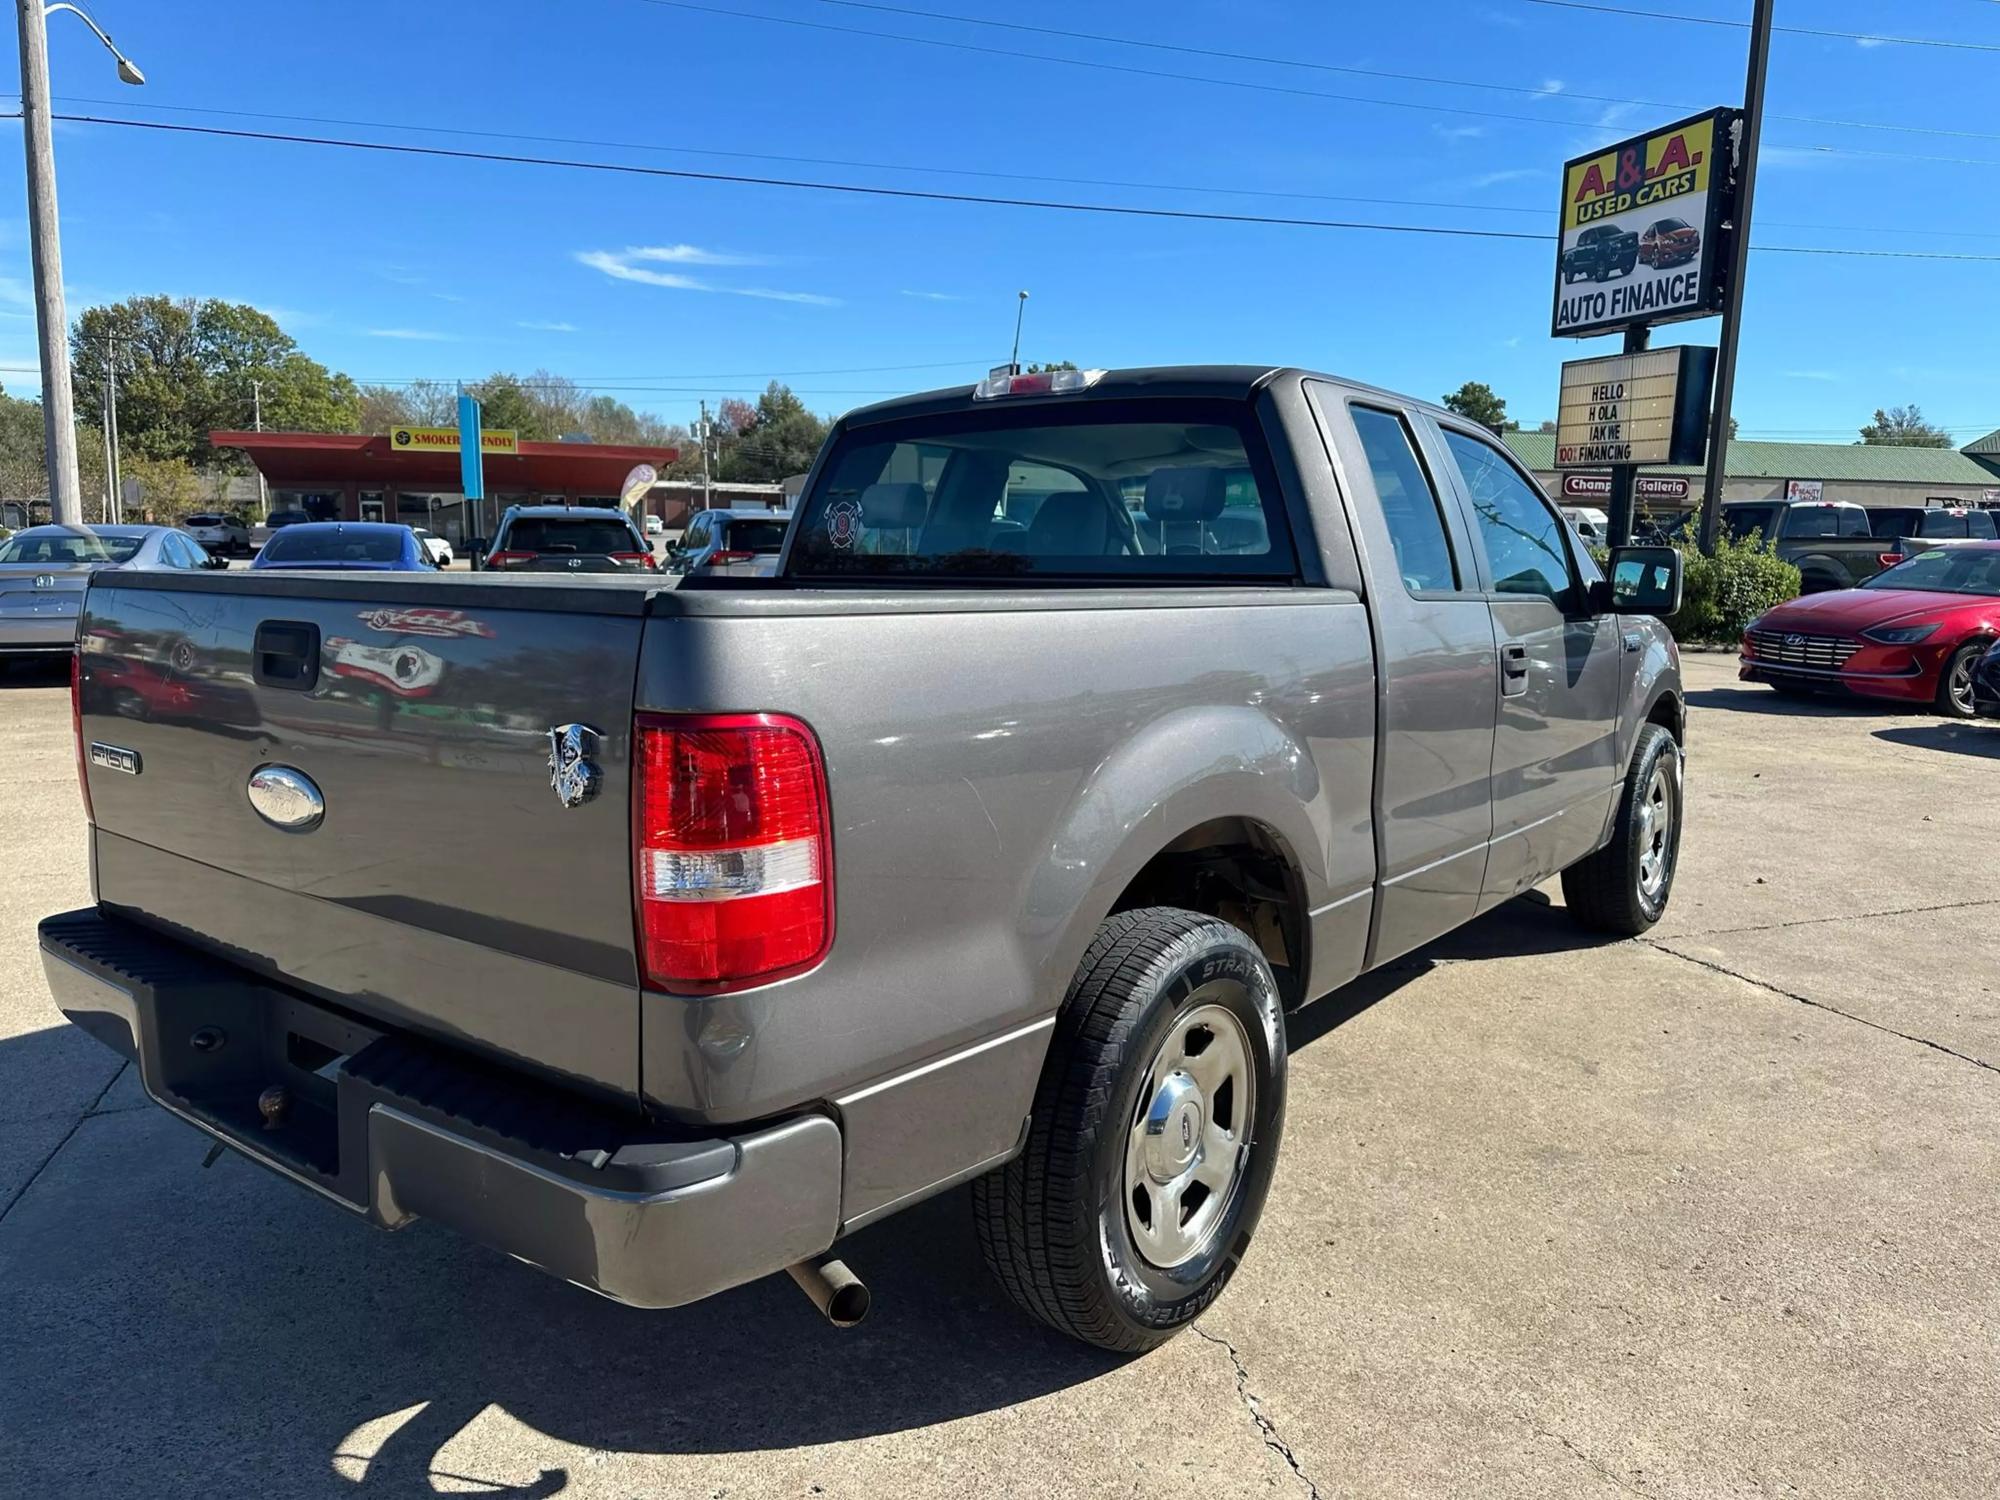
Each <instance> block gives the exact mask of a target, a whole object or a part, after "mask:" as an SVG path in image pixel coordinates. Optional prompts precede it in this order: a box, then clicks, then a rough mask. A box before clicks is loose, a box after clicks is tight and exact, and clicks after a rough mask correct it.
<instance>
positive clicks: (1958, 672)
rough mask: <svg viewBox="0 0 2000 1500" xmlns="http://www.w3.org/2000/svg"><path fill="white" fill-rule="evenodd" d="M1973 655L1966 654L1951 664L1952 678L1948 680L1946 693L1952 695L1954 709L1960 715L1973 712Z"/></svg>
mask: <svg viewBox="0 0 2000 1500" xmlns="http://www.w3.org/2000/svg"><path fill="white" fill-rule="evenodd" d="M1972 660H1973V658H1972V653H1971V652H1969V651H1968V652H1966V653H1964V654H1963V655H1961V656H1960V657H1959V658H1958V660H1957V661H1955V662H1953V663H1952V664H1951V676H1950V678H1948V679H1947V680H1946V683H1945V691H1946V692H1947V693H1949V694H1951V703H1952V707H1954V708H1956V709H1957V710H1958V711H1959V712H1960V713H1966V714H1969V713H1971V712H1972Z"/></svg>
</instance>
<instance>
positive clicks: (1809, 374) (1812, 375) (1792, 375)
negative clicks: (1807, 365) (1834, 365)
mask: <svg viewBox="0 0 2000 1500" xmlns="http://www.w3.org/2000/svg"><path fill="white" fill-rule="evenodd" d="M1785 379H1787V380H1828V381H1835V380H1839V379H1840V377H1839V376H1838V375H1836V374H1834V373H1833V371H1831V370H1787V371H1785Z"/></svg>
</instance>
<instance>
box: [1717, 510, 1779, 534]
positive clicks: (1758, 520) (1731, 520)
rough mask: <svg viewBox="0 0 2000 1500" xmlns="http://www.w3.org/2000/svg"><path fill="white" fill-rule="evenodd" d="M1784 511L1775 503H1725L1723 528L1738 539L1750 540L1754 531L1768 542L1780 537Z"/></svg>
mask: <svg viewBox="0 0 2000 1500" xmlns="http://www.w3.org/2000/svg"><path fill="white" fill-rule="evenodd" d="M1782 514H1783V512H1781V511H1780V510H1779V508H1778V507H1777V506H1775V505H1725V506H1723V507H1722V529H1723V530H1724V531H1727V532H1728V533H1729V534H1730V535H1731V536H1733V537H1735V538H1736V539H1737V540H1738V541H1745V540H1748V538H1749V536H1750V534H1751V533H1752V532H1755V533H1757V534H1758V535H1759V536H1761V537H1762V538H1763V539H1764V540H1765V541H1767V542H1775V541H1776V540H1777V539H1778V522H1779V519H1780V517H1781V516H1782Z"/></svg>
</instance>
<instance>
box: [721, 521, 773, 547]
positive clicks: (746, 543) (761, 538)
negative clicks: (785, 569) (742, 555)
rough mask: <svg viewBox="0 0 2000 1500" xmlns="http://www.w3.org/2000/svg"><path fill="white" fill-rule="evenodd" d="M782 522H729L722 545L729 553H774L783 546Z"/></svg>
mask: <svg viewBox="0 0 2000 1500" xmlns="http://www.w3.org/2000/svg"><path fill="white" fill-rule="evenodd" d="M786 524H787V523H786V522H784V521H731V522H730V523H729V532H728V534H727V535H726V536H725V537H724V538H723V542H722V545H723V546H724V547H726V548H728V549H729V550H730V551H731V552H776V551H777V550H778V549H779V548H780V547H782V546H784V544H785V526H786Z"/></svg>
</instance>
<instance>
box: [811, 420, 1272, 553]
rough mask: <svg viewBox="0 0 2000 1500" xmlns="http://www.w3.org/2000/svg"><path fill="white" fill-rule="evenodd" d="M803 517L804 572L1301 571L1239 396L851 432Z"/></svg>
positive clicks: (916, 423)
mask: <svg viewBox="0 0 2000 1500" xmlns="http://www.w3.org/2000/svg"><path fill="white" fill-rule="evenodd" d="M802 509H803V516H802V519H801V520H800V522H799V528H798V538H797V540H796V541H795V542H794V544H793V548H792V554H791V560H790V564H789V572H790V573H791V575H792V576H794V577H808V578H815V577H817V578H837V577H869V576H874V577H883V576H889V577H896V576H903V577H918V576H920V577H932V578H936V577H956V578H973V579H980V578H984V579H1025V578H1035V579H1045V578H1053V579H1093V580H1100V581H1118V580H1131V581H1135V582H1136V581H1144V580H1147V579H1154V578H1183V579H1210V578H1250V579H1286V580H1289V579H1290V578H1291V577H1292V575H1293V552H1292V544H1291V534H1290V530H1289V528H1288V527H1287V526H1286V524H1285V517H1284V511H1283V508H1282V505H1281V501H1280V496H1279V494H1278V489H1277V483H1276V480H1275V478H1274V477H1273V476H1272V472H1271V468H1270V465H1269V463H1268V460H1267V458H1266V455H1265V452H1264V449H1263V444H1262V438H1261V437H1260V436H1258V434H1257V430H1256V427H1255V425H1254V423H1253V422H1252V420H1251V413H1250V408H1249V406H1248V404H1247V403H1245V402H1240V401H1224V400H1217V401H1203V400H1183V399H1179V398H1173V399H1167V398H1160V399H1154V400H1147V401H1077V402H1075V403H1073V404H1071V403H1065V402H1061V401H1053V402H1051V401H1037V402H1034V403H1032V404H1029V403H1023V404H1020V405H1009V404H1007V403H1005V402H1004V401H1003V402H995V403H993V404H992V405H990V406H985V407H979V408H974V409H970V410H957V411H950V412H944V413H940V414H937V415H934V416H927V417H912V418H908V419H905V420H903V421H900V422H897V421H891V422H884V423H876V424H870V425H868V426H863V427H858V428H853V429H849V430H847V431H845V432H843V433H841V434H840V436H839V437H838V438H837V439H836V440H835V444H834V447H833V450H832V452H831V453H830V454H829V456H828V459H827V461H826V462H825V463H824V464H822V465H821V468H820V477H819V480H818V482H817V483H816V484H815V486H814V488H813V491H812V493H811V494H810V495H808V496H807V497H806V499H805V501H804V504H803V507H802ZM774 524H775V523H774Z"/></svg>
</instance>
